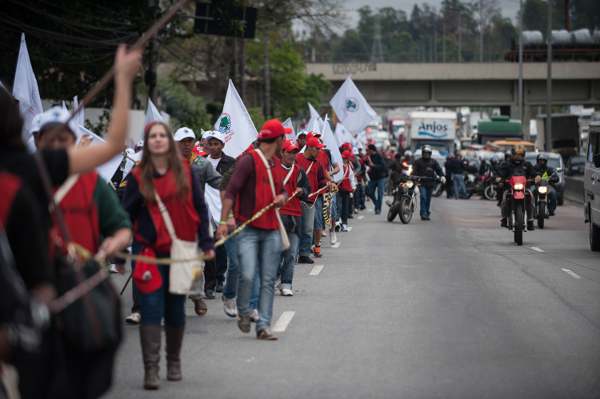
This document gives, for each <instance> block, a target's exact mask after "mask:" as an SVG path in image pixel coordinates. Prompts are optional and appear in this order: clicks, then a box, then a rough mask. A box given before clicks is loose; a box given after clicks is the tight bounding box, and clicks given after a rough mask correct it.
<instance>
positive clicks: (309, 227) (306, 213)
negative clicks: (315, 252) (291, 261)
mask: <svg viewBox="0 0 600 399" xmlns="http://www.w3.org/2000/svg"><path fill="white" fill-rule="evenodd" d="M314 226H315V208H314V207H312V206H311V205H310V204H305V203H304V202H303V203H302V218H301V221H300V250H299V252H300V256H310V247H311V245H312V242H313V231H314Z"/></svg>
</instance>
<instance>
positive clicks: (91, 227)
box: [36, 107, 131, 257]
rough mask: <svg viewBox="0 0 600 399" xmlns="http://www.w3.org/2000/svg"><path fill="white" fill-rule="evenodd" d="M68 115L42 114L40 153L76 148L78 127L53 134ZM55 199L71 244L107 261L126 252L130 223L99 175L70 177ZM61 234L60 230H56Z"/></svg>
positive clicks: (57, 109) (51, 111)
mask: <svg viewBox="0 0 600 399" xmlns="http://www.w3.org/2000/svg"><path fill="white" fill-rule="evenodd" d="M69 116H70V114H69V112H68V111H66V110H63V109H61V108H60V107H54V108H51V109H49V110H48V111H46V112H44V113H42V114H41V119H40V130H39V132H38V133H37V137H36V143H37V146H38V149H39V150H60V149H65V150H68V149H69V148H71V147H73V146H75V143H76V142H77V135H76V134H75V132H74V131H73V130H72V129H74V128H75V127H74V126H69V128H65V129H61V130H60V131H58V132H55V133H51V131H52V130H53V129H54V126H56V125H59V124H63V123H65V122H66V121H67V120H68V119H69ZM55 190H56V191H55V193H54V199H55V201H56V203H57V204H58V205H59V206H60V209H61V210H62V213H63V215H64V218H65V222H66V225H67V229H68V230H69V232H70V234H71V237H72V240H73V241H74V242H76V243H77V244H79V245H81V246H82V247H84V248H85V249H86V250H88V251H89V252H90V253H91V254H94V255H96V254H98V253H100V254H101V255H103V256H104V257H106V256H107V255H111V254H113V253H115V252H116V251H120V250H122V249H124V248H126V247H127V246H128V245H129V242H130V241H131V223H130V222H129V218H128V217H127V213H126V212H125V211H124V210H123V208H122V207H121V204H120V203H119V198H118V197H117V194H116V193H115V192H114V190H112V189H111V188H110V187H109V186H108V184H107V183H106V182H105V181H104V180H103V179H102V178H101V177H100V176H98V173H97V172H96V171H91V172H87V173H81V174H76V175H73V176H71V177H69V178H68V179H67V180H66V181H65V182H64V183H63V184H62V185H61V186H56V187H55ZM56 231H57V233H58V229H56Z"/></svg>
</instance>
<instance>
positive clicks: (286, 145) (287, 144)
mask: <svg viewBox="0 0 600 399" xmlns="http://www.w3.org/2000/svg"><path fill="white" fill-rule="evenodd" d="M282 149H283V151H284V152H293V151H300V148H298V146H297V145H296V144H294V143H293V142H292V141H291V140H285V141H284V142H283V146H282Z"/></svg>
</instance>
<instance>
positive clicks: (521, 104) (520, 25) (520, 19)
mask: <svg viewBox="0 0 600 399" xmlns="http://www.w3.org/2000/svg"><path fill="white" fill-rule="evenodd" d="M523 102H524V98H523V0H519V115H520V118H521V124H523V122H524V121H525V112H524V109H523Z"/></svg>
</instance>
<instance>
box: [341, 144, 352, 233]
mask: <svg viewBox="0 0 600 399" xmlns="http://www.w3.org/2000/svg"><path fill="white" fill-rule="evenodd" d="M342 159H343V160H344V165H343V167H342V168H343V169H342V170H343V171H344V175H343V178H342V181H341V183H340V185H339V189H340V191H339V195H340V198H341V201H342V231H348V218H349V217H350V212H351V209H352V206H351V204H350V201H351V194H352V192H354V188H355V183H354V178H353V175H352V161H353V160H354V154H352V152H351V151H349V150H346V151H344V152H343V153H342Z"/></svg>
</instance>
